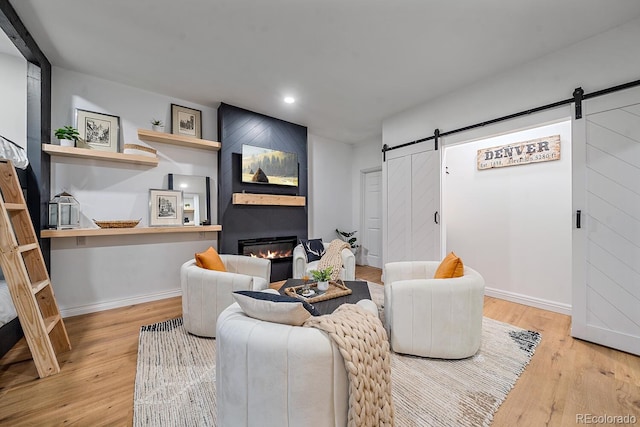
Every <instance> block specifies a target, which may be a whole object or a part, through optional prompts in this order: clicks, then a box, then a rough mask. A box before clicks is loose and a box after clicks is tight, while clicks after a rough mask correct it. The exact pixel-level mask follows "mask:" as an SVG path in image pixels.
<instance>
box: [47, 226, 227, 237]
mask: <svg viewBox="0 0 640 427" xmlns="http://www.w3.org/2000/svg"><path fill="white" fill-rule="evenodd" d="M208 231H222V226H221V225H202V226H186V227H184V226H178V227H134V228H76V229H71V230H42V231H41V232H40V236H41V237H43V238H58V237H82V236H122V235H127V234H168V233H204V232H208Z"/></svg>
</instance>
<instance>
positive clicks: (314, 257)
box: [300, 239, 325, 262]
mask: <svg viewBox="0 0 640 427" xmlns="http://www.w3.org/2000/svg"><path fill="white" fill-rule="evenodd" d="M300 244H302V248H303V249H304V252H305V254H306V255H307V262H313V261H318V260H319V259H320V258H322V255H324V253H325V249H324V245H323V244H322V239H311V240H305V239H300Z"/></svg>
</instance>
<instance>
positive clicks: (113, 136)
mask: <svg viewBox="0 0 640 427" xmlns="http://www.w3.org/2000/svg"><path fill="white" fill-rule="evenodd" d="M76 128H78V132H79V133H80V138H82V139H83V140H84V141H85V142H86V143H87V144H88V145H89V146H90V147H91V148H92V149H95V150H101V151H111V152H114V153H118V152H119V151H120V117H118V116H112V115H110V114H104V113H96V112H93V111H86V110H81V109H79V108H77V109H76Z"/></svg>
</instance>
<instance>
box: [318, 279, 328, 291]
mask: <svg viewBox="0 0 640 427" xmlns="http://www.w3.org/2000/svg"><path fill="white" fill-rule="evenodd" d="M327 289H329V282H328V281H325V282H318V290H319V291H323V292H324V291H326V290H327Z"/></svg>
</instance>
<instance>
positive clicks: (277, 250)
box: [238, 236, 298, 262]
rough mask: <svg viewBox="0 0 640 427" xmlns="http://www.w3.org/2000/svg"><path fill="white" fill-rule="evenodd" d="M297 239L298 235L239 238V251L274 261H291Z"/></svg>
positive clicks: (242, 253)
mask: <svg viewBox="0 0 640 427" xmlns="http://www.w3.org/2000/svg"><path fill="white" fill-rule="evenodd" d="M297 241H298V238H297V237H296V236H286V237H267V238H261V239H245V240H238V253H240V254H241V255H246V256H252V257H257V258H268V259H270V260H272V261H273V262H278V261H289V260H291V259H292V258H293V248H295V246H296V243H297Z"/></svg>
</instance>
